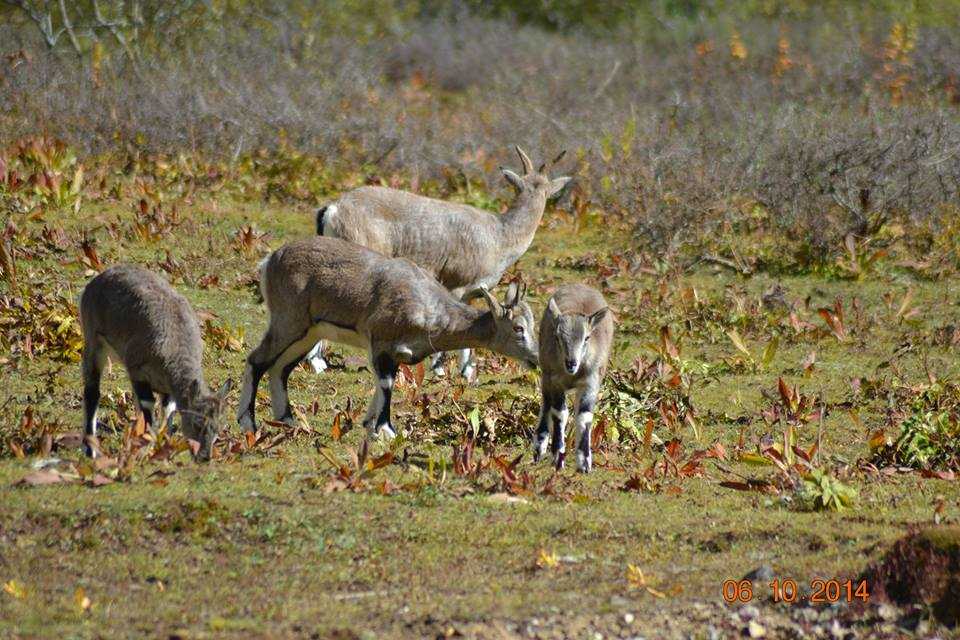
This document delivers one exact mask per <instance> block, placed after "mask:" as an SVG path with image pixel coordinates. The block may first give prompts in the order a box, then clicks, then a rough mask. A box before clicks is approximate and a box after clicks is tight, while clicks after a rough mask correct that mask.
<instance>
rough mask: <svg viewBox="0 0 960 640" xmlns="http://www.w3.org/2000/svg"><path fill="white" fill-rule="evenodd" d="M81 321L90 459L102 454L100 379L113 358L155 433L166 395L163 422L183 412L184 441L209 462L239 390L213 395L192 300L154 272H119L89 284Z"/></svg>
mask: <svg viewBox="0 0 960 640" xmlns="http://www.w3.org/2000/svg"><path fill="white" fill-rule="evenodd" d="M80 322H81V325H82V327H83V357H82V360H81V369H82V373H83V403H84V434H85V438H84V440H85V449H86V451H87V454H88V455H91V456H93V455H96V447H95V446H94V444H95V437H96V429H97V415H96V414H97V407H98V405H99V401H100V377H101V375H102V373H103V366H104V364H105V363H106V359H107V356H108V355H109V356H111V357H112V358H113V359H115V360H118V361H120V362H122V363H123V366H124V368H125V369H126V370H127V373H128V375H129V376H130V381H131V383H132V385H133V391H134V394H135V395H136V396H137V400H138V401H139V403H140V407H141V409H142V410H143V414H144V418H145V420H146V422H147V424H148V426H150V428H151V429H152V428H153V408H154V394H159V395H160V397H161V402H162V404H163V408H164V415H163V420H165V421H169V420H170V419H171V418H172V414H173V412H174V411H179V412H180V414H181V416H182V424H183V431H184V435H186V436H187V437H188V438H192V439H195V440H197V441H198V442H199V443H200V449H199V451H198V454H197V456H198V458H201V459H206V458H209V456H210V449H211V447H212V446H213V442H214V440H215V439H216V436H217V434H218V432H219V429H218V420H219V415H220V413H221V409H222V407H223V400H224V398H225V396H226V394H227V393H228V392H229V390H230V386H231V384H232V383H231V382H230V381H229V380H228V381H227V382H226V383H225V384H224V386H223V387H222V388H221V389H220V391H218V392H217V393H216V394H213V393H210V392H209V390H208V389H207V385H206V383H205V382H204V380H203V372H202V370H201V366H200V365H201V361H202V358H203V341H202V339H201V336H200V325H199V324H198V322H197V317H196V315H195V314H194V313H193V309H192V308H191V307H190V303H189V302H187V300H186V298H184V297H183V296H182V295H180V294H179V293H177V292H176V291H174V289H173V287H171V286H170V284H169V283H168V282H167V281H166V280H164V279H163V278H161V277H160V276H158V275H156V274H154V273H152V272H150V271H147V270H146V269H143V268H141V267H138V266H134V265H128V264H121V265H116V266H114V267H110V268H109V269H107V270H105V271H104V272H103V273H101V274H100V275H98V276H97V277H95V278H94V279H93V280H91V281H90V282H89V283H87V286H86V287H85V288H84V290H83V294H82V295H81V296H80Z"/></svg>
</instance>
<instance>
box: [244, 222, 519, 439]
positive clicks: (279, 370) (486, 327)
mask: <svg viewBox="0 0 960 640" xmlns="http://www.w3.org/2000/svg"><path fill="white" fill-rule="evenodd" d="M260 286H261V289H262V291H263V297H264V300H265V301H266V304H267V308H268V309H269V312H270V325H269V327H268V329H267V331H266V333H265V334H264V336H263V340H262V341H261V342H260V345H259V346H258V347H257V348H256V349H254V350H253V352H251V353H250V355H249V356H248V358H247V367H246V371H245V373H244V380H243V389H242V392H241V398H240V407H239V412H238V416H237V419H238V421H239V422H240V424H241V425H242V426H243V427H244V428H245V429H247V430H253V429H255V428H256V427H255V424H256V421H255V416H254V409H255V398H256V389H257V387H258V386H259V382H260V378H261V377H262V376H263V374H264V373H267V372H269V373H270V396H271V405H272V408H273V414H274V417H275V418H276V419H277V420H284V421H291V420H292V417H291V414H290V404H289V400H288V398H287V379H288V378H289V376H290V373H291V372H292V371H293V369H294V368H295V367H296V365H297V363H299V362H300V361H301V360H302V359H303V358H304V356H305V355H306V354H307V352H308V351H309V350H310V348H311V347H312V346H313V345H314V344H316V342H317V341H318V340H319V339H326V340H332V341H334V342H339V343H342V344H350V345H353V346H357V347H361V348H364V349H366V350H367V352H368V354H369V357H370V364H371V367H372V369H373V372H374V378H375V382H376V384H377V388H376V394H375V396H374V398H373V400H372V401H371V403H370V407H369V408H368V411H367V415H366V417H365V418H364V425H365V426H367V428H368V429H370V430H371V431H372V432H373V433H374V434H377V433H379V432H380V431H381V430H383V431H384V432H385V433H386V435H388V436H391V435H393V430H392V427H391V425H390V394H391V390H392V387H393V379H394V376H395V375H396V371H397V367H398V365H399V363H410V364H412V363H416V362H419V361H420V360H422V359H423V358H425V357H427V356H429V355H431V354H433V353H436V352H438V351H443V350H450V349H463V348H475V347H485V348H488V349H491V350H492V351H496V352H498V353H501V354H503V355H506V356H508V357H512V358H515V359H519V360H522V361H524V362H526V363H527V364H529V365H531V366H535V365H536V353H537V346H536V341H535V331H534V319H533V313H532V312H531V310H530V307H529V306H527V304H526V303H524V302H523V301H522V298H523V293H522V291H520V290H518V289H517V287H516V286H515V285H512V286H511V289H510V291H509V292H508V294H507V301H506V302H505V304H504V305H502V306H501V304H500V303H498V302H497V301H496V300H494V299H493V297H492V296H491V295H490V294H489V293H488V292H486V290H481V291H478V292H477V293H476V295H479V296H482V297H484V298H485V299H486V302H487V306H488V307H489V310H488V311H481V310H479V309H475V308H473V307H471V306H470V305H468V304H465V303H463V302H461V301H460V300H458V299H456V298H454V297H453V296H452V295H451V294H450V292H448V291H447V290H446V289H445V288H444V287H443V286H441V285H440V284H439V283H438V282H437V281H436V280H435V279H434V278H433V277H431V275H430V274H429V273H428V272H426V271H425V270H424V269H421V268H420V267H418V266H416V265H415V264H413V263H412V262H410V261H409V260H406V259H403V258H388V257H385V256H383V255H381V254H379V253H376V252H374V251H371V250H369V249H366V248H364V247H361V246H359V245H356V244H353V243H350V242H347V241H345V240H340V239H338V238H327V237H322V236H318V237H314V238H311V239H308V240H301V241H297V242H292V243H290V244H287V245H285V246H283V247H281V248H280V249H278V250H277V251H275V252H273V253H272V254H271V255H270V257H269V258H268V259H267V260H266V261H265V262H264V263H263V264H262V272H261V277H260Z"/></svg>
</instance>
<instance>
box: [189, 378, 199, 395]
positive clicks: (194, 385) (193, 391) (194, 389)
mask: <svg viewBox="0 0 960 640" xmlns="http://www.w3.org/2000/svg"><path fill="white" fill-rule="evenodd" d="M199 396H200V381H199V380H194V381H193V382H191V383H190V397H191V398H197V397H199Z"/></svg>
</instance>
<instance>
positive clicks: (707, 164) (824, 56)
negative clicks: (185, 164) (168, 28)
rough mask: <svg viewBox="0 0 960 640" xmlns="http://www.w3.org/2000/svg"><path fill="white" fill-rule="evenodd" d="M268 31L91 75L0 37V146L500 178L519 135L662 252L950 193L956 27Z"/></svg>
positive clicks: (432, 25) (829, 236)
mask: <svg viewBox="0 0 960 640" xmlns="http://www.w3.org/2000/svg"><path fill="white" fill-rule="evenodd" d="M276 6H277V7H282V4H277V5H276ZM268 19H269V23H270V25H271V28H270V29H269V31H265V32H261V31H259V30H253V28H252V27H250V26H249V25H241V24H224V25H222V26H221V27H219V28H208V29H206V30H205V31H204V32H203V33H204V36H203V38H202V39H194V40H189V39H187V40H185V41H184V42H182V43H178V47H177V49H176V50H166V51H160V52H158V53H157V54H155V55H150V56H144V57H143V58H142V59H140V60H139V61H138V62H137V64H136V65H134V64H133V63H131V62H130V61H129V60H127V59H126V57H124V56H117V57H115V58H112V59H111V60H109V61H108V62H105V63H104V65H103V68H102V69H100V70H99V72H98V73H97V74H93V73H92V72H91V69H90V68H89V65H84V64H78V63H76V61H71V60H64V59H63V58H61V57H58V56H56V55H53V54H49V53H44V52H43V50H42V47H41V46H38V45H37V44H36V42H31V40H30V39H29V38H27V37H25V36H23V34H22V33H20V32H19V31H16V30H11V29H12V28H11V27H9V26H7V27H3V26H0V41H4V42H12V43H14V44H13V47H16V48H26V49H28V58H29V60H30V61H29V62H28V63H21V64H18V65H16V68H11V69H8V70H5V71H4V79H3V80H0V82H2V83H3V85H2V89H3V90H0V134H2V135H5V136H10V137H14V136H17V135H20V134H24V133H28V132H34V131H36V130H37V129H41V130H44V131H47V132H50V133H53V134H56V135H59V136H61V137H63V138H65V139H67V140H69V141H70V142H71V143H72V144H74V145H78V146H80V147H82V148H85V149H86V150H87V151H101V150H107V149H112V148H115V146H116V140H118V139H119V140H120V141H122V142H124V143H126V144H128V145H130V146H136V147H137V148H146V149H151V150H158V151H177V150H182V149H196V150H200V151H203V152H207V153H214V154H220V155H225V156H227V157H228V158H231V157H232V158H238V157H241V156H244V155H247V154H249V153H251V152H253V151H254V150H256V149H259V148H264V147H265V148H276V147H277V146H278V145H280V144H288V145H291V146H293V147H295V148H298V149H300V150H302V151H306V152H308V153H311V154H314V155H316V156H317V157H319V158H320V160H322V161H324V162H326V163H334V164H336V163H340V164H342V165H344V166H358V165H362V164H370V163H375V164H378V165H379V166H380V168H381V169H382V170H393V169H403V170H404V172H406V173H408V174H414V175H439V173H440V170H441V169H443V168H445V167H455V168H459V169H460V170H462V171H463V172H464V173H466V174H467V175H471V176H473V177H477V176H484V177H486V178H487V179H488V180H490V181H491V185H492V184H496V183H495V182H494V181H495V180H497V172H496V171H495V167H496V164H497V163H498V162H503V161H505V160H507V157H508V156H507V153H508V148H509V146H510V145H511V144H514V143H520V144H522V145H524V146H527V147H530V148H532V149H534V150H536V151H539V152H540V153H541V154H542V155H544V156H545V155H547V154H551V153H554V152H555V151H556V150H558V149H560V148H566V149H571V150H579V153H578V154H571V155H575V156H576V157H578V158H579V161H578V162H579V166H578V171H579V175H580V182H581V186H582V187H583V188H584V190H585V191H586V192H587V193H588V194H589V197H590V198H591V199H592V200H594V201H595V202H598V203H602V204H604V205H605V206H606V207H608V208H612V209H617V210H620V211H621V212H623V213H624V214H626V215H630V216H635V218H636V220H637V230H638V238H639V239H640V240H641V241H643V242H649V243H651V244H654V245H659V246H665V245H668V244H671V243H673V244H677V243H679V242H684V241H688V240H690V239H692V238H693V237H695V236H696V234H697V233H702V232H703V231H704V230H705V229H708V228H710V227H709V225H711V224H714V223H716V222H717V220H718V216H719V217H722V214H723V213H724V211H725V210H726V208H728V207H730V206H731V203H732V198H734V196H736V197H740V198H743V197H753V198H756V199H757V200H758V201H760V202H761V203H763V204H764V205H766V207H767V208H768V209H769V210H770V211H771V213H772V215H773V219H774V221H775V223H776V224H777V225H779V226H780V227H781V228H784V229H792V230H794V231H796V230H798V229H799V230H800V233H806V234H808V235H809V236H811V237H814V236H816V237H819V238H820V239H821V241H822V242H826V243H828V244H831V246H832V243H834V239H835V238H833V236H834V235H836V234H843V233H846V232H847V231H854V232H856V233H868V232H869V231H870V230H871V228H873V227H875V226H876V224H877V223H878V222H882V221H883V220H884V219H885V218H886V216H888V215H891V214H893V213H896V214H898V215H899V214H900V213H907V212H909V214H910V215H912V216H923V215H925V214H927V213H929V212H930V211H932V210H933V209H935V208H936V207H937V205H938V204H939V203H942V202H944V201H949V200H951V199H953V200H955V199H956V197H957V190H958V186H957V179H958V178H957V176H958V166H957V163H958V161H960V160H958V156H957V154H956V149H957V144H958V135H960V134H958V125H957V119H956V110H957V108H958V106H957V103H958V102H960V84H958V82H960V81H958V79H957V78H958V75H960V51H958V49H957V48H956V47H955V46H954V44H953V43H954V38H953V31H951V30H950V29H948V28H946V27H943V28H929V27H928V28H923V29H920V30H919V31H917V32H916V33H913V32H911V33H909V34H906V33H904V32H902V30H901V32H896V31H892V30H891V29H892V28H891V24H890V23H889V22H882V21H881V22H873V23H866V24H864V23H862V22H857V21H848V22H839V23H836V24H834V23H832V22H831V19H830V18H828V17H826V16H824V15H821V14H817V13H816V12H814V13H811V14H810V17H808V18H807V19H805V20H793V21H787V22H776V23H774V22H771V21H764V20H754V21H751V22H748V23H745V24H742V25H739V27H738V28H737V29H735V30H734V29H733V28H731V27H730V26H728V25H727V26H725V25H722V24H720V23H719V22H716V21H715V22H690V21H687V22H680V21H677V20H673V21H670V20H666V21H664V22H663V25H662V28H661V29H660V31H661V32H662V33H659V34H658V35H657V36H656V38H652V39H651V40H650V41H649V42H647V41H638V40H636V39H632V38H626V37H616V36H613V35H609V36H606V37H598V36H596V35H586V34H582V33H577V32H570V31H568V32H562V33H556V32H547V31H543V30H540V29H537V28H534V27H525V26H518V25H517V24H514V23H511V22H509V21H507V20H485V19H481V18H478V17H476V16H474V15H471V14H468V13H463V12H459V13H458V12H455V11H454V12H451V13H448V14H447V15H446V16H445V17H442V18H432V19H431V18H419V19H416V20H413V21H410V22H407V23H405V24H404V25H403V26H402V27H401V28H398V29H395V30H393V31H389V32H387V33H385V34H384V35H383V36H382V37H378V38H372V39H365V40H357V39H356V38H353V37H347V36H344V35H338V34H337V33H328V32H324V31H323V30H318V29H317V27H316V25H307V26H304V24H303V22H302V21H300V20H299V19H298V18H297V17H296V16H295V15H286V14H285V13H284V12H283V11H282V10H280V9H277V10H276V11H274V12H273V13H271V14H270V15H269V16H268ZM4 35H10V36H11V38H10V39H9V40H7V39H4V38H3V36H4ZM738 46H739V47H742V48H741V49H738ZM8 53H9V52H8ZM281 132H282V134H281Z"/></svg>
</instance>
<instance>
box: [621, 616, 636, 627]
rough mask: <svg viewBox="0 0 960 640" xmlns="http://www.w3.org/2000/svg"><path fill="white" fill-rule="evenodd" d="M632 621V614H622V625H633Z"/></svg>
mask: <svg viewBox="0 0 960 640" xmlns="http://www.w3.org/2000/svg"><path fill="white" fill-rule="evenodd" d="M634 620H635V618H634V617H633V614H632V613H625V614H623V624H627V625H629V624H633V621H634Z"/></svg>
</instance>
